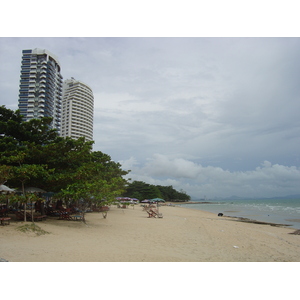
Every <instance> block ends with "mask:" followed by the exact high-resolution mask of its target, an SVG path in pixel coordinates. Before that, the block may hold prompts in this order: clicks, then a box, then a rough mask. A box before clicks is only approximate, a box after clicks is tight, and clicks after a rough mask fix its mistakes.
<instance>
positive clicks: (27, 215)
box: [23, 212, 47, 221]
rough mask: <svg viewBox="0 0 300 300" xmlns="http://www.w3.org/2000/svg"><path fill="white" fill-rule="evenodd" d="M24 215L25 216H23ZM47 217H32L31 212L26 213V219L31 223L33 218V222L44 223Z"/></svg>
mask: <svg viewBox="0 0 300 300" xmlns="http://www.w3.org/2000/svg"><path fill="white" fill-rule="evenodd" d="M23 215H24V214H23ZM46 217H47V216H46V215H35V214H34V215H33V216H32V215H31V213H30V212H27V213H26V219H27V220H29V221H32V218H33V221H43V220H44V219H46Z"/></svg>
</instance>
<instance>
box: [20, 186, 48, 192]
mask: <svg viewBox="0 0 300 300" xmlns="http://www.w3.org/2000/svg"><path fill="white" fill-rule="evenodd" d="M24 190H25V193H46V191H45V190H42V189H40V188H37V187H32V186H29V187H26V188H25V189H24ZM17 191H18V192H22V190H21V189H18V190H17Z"/></svg>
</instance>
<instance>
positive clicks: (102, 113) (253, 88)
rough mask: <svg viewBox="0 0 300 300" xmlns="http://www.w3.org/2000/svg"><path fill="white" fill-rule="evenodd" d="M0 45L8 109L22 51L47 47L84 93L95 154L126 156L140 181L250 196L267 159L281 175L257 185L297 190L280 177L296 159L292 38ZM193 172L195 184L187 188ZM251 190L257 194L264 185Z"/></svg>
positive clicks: (295, 49) (13, 41)
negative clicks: (90, 99)
mask: <svg viewBox="0 0 300 300" xmlns="http://www.w3.org/2000/svg"><path fill="white" fill-rule="evenodd" d="M1 42H2V43H1V46H0V71H1V74H5V77H4V76H1V82H0V90H1V99H2V103H3V104H4V105H7V106H8V107H9V108H12V109H13V108H15V109H16V108H17V99H18V85H19V74H20V63H21V51H22V49H26V48H35V47H40V48H46V49H48V50H49V51H51V52H53V53H54V54H56V55H57V56H58V57H59V60H60V63H61V66H62V74H63V77H64V78H65V79H66V78H70V77H75V78H76V79H79V80H82V81H83V82H85V83H87V84H88V85H90V86H91V87H92V89H93V92H94V95H95V122H94V139H95V145H94V150H100V151H103V152H105V153H108V154H109V155H111V156H112V158H113V159H114V160H116V161H123V162H126V161H128V160H130V157H133V158H134V160H135V161H136V167H137V166H138V170H137V171H138V173H137V174H138V176H139V178H145V179H147V180H150V181H151V182H157V181H159V182H173V183H174V184H177V185H178V186H177V187H179V188H180V186H181V185H183V186H184V187H186V189H187V192H193V193H194V192H195V193H198V188H197V186H198V185H199V186H201V188H203V189H206V191H207V192H206V193H207V195H208V194H214V193H216V192H215V191H216V188H217V187H216V185H215V184H214V182H215V181H217V182H218V183H219V187H218V190H219V191H218V193H220V194H222V191H223V192H224V193H228V194H230V193H231V190H230V189H231V188H232V190H238V191H239V190H241V193H244V194H246V193H248V192H249V193H250V192H251V193H252V186H253V185H254V183H253V182H254V181H253V180H254V179H252V177H251V176H254V177H255V178H259V176H258V175H260V176H262V178H263V174H264V173H263V172H262V170H257V169H256V168H257V166H258V165H259V164H260V163H261V162H263V161H271V162H272V163H273V164H272V167H271V168H270V169H271V170H272V171H274V172H275V171H276V172H277V173H276V174H277V175H278V174H279V172H280V171H282V173H281V174H283V175H282V176H283V177H280V176H279V175H278V176H277V175H276V176H277V177H276V180H277V181H276V180H275V179H274V183H276V184H275V186H274V184H273V183H272V182H271V181H269V182H266V181H263V182H264V183H265V184H266V186H265V187H266V190H268V189H269V190H270V191H269V192H270V193H271V192H272V188H273V187H274V190H273V191H274V193H275V194H277V193H281V191H282V192H285V191H287V189H288V188H287V186H288V182H289V184H290V185H292V186H290V191H291V192H290V193H289V194H291V193H292V191H295V190H297V189H298V191H299V193H300V190H299V188H298V185H297V186H296V185H295V181H294V180H293V179H292V178H293V177H289V176H290V175H289V174H291V170H290V169H289V168H291V166H295V167H296V168H298V167H299V165H300V157H299V153H300V138H299V127H300V124H299V122H300V120H299V116H298V114H299V111H300V101H299V96H300V85H299V83H298V81H299V70H300V68H299V67H300V54H299V53H300V39H299V38H1ZM156 154H157V156H155V155H156ZM159 155H161V157H160V159H161V160H162V161H161V162H162V163H163V164H164V166H165V170H162V167H161V165H160V164H159V162H160V160H159ZM154 158H155V159H154ZM276 165H279V166H282V168H287V170H288V172H286V173H284V172H283V169H282V168H279V167H275V166H276ZM200 166H201V167H200ZM181 168H182V170H181ZM169 170H172V172H170V171H169ZM271 170H269V171H271ZM181 171H182V172H181ZM264 171H267V168H266V167H264ZM163 172H164V173H163ZM238 172H241V173H238ZM247 172H250V173H247ZM251 172H254V173H251ZM163 174H164V175H163ZM172 174H173V175H172ZM251 174H252V175H251ZM284 174H285V175H286V176H287V180H285V179H284ZM171 175H172V176H171ZM238 175H239V176H238ZM250 175H251V176H250ZM195 176H196V177H195ZM197 176H198V177H197ZM201 176H202V177H201ZM203 176H204V177H203ZM265 176H266V175H265ZM194 178H198V179H200V178H201V180H202V181H203V182H202V181H199V182H197V184H196V183H195V182H194V181H193V180H195V179H194ZM205 178H206V179H205ZM207 178H210V180H207ZM242 178H245V180H244V182H243V181H242ZM269 178H272V176H269ZM274 178H275V177H274ZM237 179H238V180H237ZM190 180H192V181H190ZM235 180H236V182H238V183H239V184H240V183H242V186H243V188H239V185H238V184H235ZM247 180H249V184H248V185H247ZM280 181H282V182H283V184H282V185H283V186H281V185H280V184H279V182H280ZM222 182H223V183H222ZM225 183H226V184H225ZM257 184H260V183H258V182H257ZM279 187H281V189H282V190H281V191H280V190H279ZM260 191H261V192H262V193H264V190H263V187H261V190H260ZM233 193H234V192H233V191H232V194H233Z"/></svg>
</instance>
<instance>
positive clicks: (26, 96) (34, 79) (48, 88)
mask: <svg viewBox="0 0 300 300" xmlns="http://www.w3.org/2000/svg"><path fill="white" fill-rule="evenodd" d="M62 79H63V78H62V76H61V74H60V64H59V61H58V59H57V57H56V56H55V55H53V54H52V53H50V52H49V51H47V50H45V49H38V48H35V49H30V50H23V51H22V64H21V79H20V91H19V105H18V106H19V109H20V112H21V114H22V115H23V117H24V120H25V121H28V120H31V119H39V118H42V117H52V118H53V121H52V128H55V129H57V131H58V133H59V134H60V126H61V124H60V121H61V100H62V82H63V80H62Z"/></svg>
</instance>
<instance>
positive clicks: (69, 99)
mask: <svg viewBox="0 0 300 300" xmlns="http://www.w3.org/2000/svg"><path fill="white" fill-rule="evenodd" d="M93 122H94V96H93V91H92V89H91V88H90V87H89V86H88V85H86V84H85V83H83V82H81V81H79V80H75V79H74V78H73V77H71V79H67V80H65V81H64V83H63V100H62V126H61V136H62V137H71V138H73V139H78V138H79V137H85V140H86V141H92V140H93Z"/></svg>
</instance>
